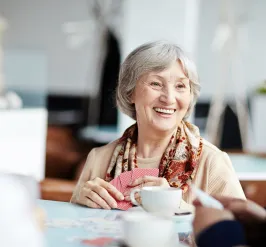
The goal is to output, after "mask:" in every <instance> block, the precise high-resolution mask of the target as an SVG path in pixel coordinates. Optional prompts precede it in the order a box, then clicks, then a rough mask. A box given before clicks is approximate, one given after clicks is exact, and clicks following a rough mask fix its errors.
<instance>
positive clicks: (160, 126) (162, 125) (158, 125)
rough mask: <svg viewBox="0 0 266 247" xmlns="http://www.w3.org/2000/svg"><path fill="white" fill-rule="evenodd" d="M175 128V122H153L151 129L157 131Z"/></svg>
mask: <svg viewBox="0 0 266 247" xmlns="http://www.w3.org/2000/svg"><path fill="white" fill-rule="evenodd" d="M175 128H176V124H169V123H168V124H166V123H156V124H153V129H154V130H155V131H158V132H169V131H173V130H174V129H175Z"/></svg>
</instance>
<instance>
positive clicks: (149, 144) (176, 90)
mask: <svg viewBox="0 0 266 247" xmlns="http://www.w3.org/2000/svg"><path fill="white" fill-rule="evenodd" d="M199 91H200V84H199V80H198V75H197V71H196V67H195V65H194V63H193V62H192V61H191V60H190V59H189V58H188V57H187V56H186V54H185V53H184V52H183V51H182V50H181V49H180V48H179V47H178V46H176V45H175V44H172V43H168V42H163V41H157V42H151V43H147V44H144V45H141V46H140V47H138V48H136V49H135V50H134V51H132V52H131V53H130V54H129V55H128V56H127V58H126V59H125V61H124V62H123V64H122V65H121V68H120V72H119V79H118V86H117V91H116V102H117V105H118V107H119V109H120V110H121V111H122V112H123V113H125V114H127V115H128V116H129V117H131V118H133V119H134V120H136V123H135V124H134V125H132V126H130V127H129V128H128V129H127V130H126V131H125V132H124V134H123V135H122V137H121V138H120V139H118V140H116V141H114V142H111V143H109V144H107V145H105V146H102V147H99V148H95V149H92V150H91V152H90V153H89V155H88V157H87V161H86V164H85V166H84V168H83V172H82V174H81V176H80V178H79V181H78V183H77V185H76V188H75V190H74V193H73V195H72V198H71V202H73V203H78V204H82V205H86V206H88V207H91V208H104V209H111V208H116V207H117V202H116V201H117V200H128V201H129V200H130V197H129V194H125V195H123V194H121V193H120V192H119V191H118V190H117V189H116V188H115V187H114V186H112V185H111V184H110V183H109V182H110V181H111V180H112V179H113V178H115V177H117V176H118V175H120V174H121V173H123V172H125V171H128V170H132V169H134V168H137V167H138V168H159V177H149V176H144V177H141V178H139V179H137V180H135V181H133V182H132V183H131V186H132V187H134V186H165V187H169V186H171V187H176V188H181V189H182V190H183V200H182V203H181V208H190V209H191V208H193V207H192V206H191V204H192V201H193V198H192V193H190V191H189V190H188V185H189V184H190V183H191V182H192V181H193V183H194V184H195V185H196V186H197V187H199V188H200V189H202V190H203V191H205V192H207V193H209V194H210V195H227V196H230V195H234V196H236V197H239V198H245V195H244V193H243V190H242V188H241V185H240V183H239V181H238V179H237V177H236V174H235V172H234V169H233V167H232V164H231V161H230V159H229V157H228V155H227V154H226V153H224V152H222V151H221V150H219V149H218V148H217V147H215V146H213V145H212V144H210V143H209V142H207V141H206V140H204V139H203V138H202V137H201V136H200V133H199V129H198V128H197V127H196V126H195V125H192V124H191V123H189V122H188V121H187V118H188V117H189V115H190V113H191V111H192V110H193V107H194V105H195V103H196V100H197V98H198V96H199Z"/></svg>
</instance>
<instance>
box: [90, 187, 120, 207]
mask: <svg viewBox="0 0 266 247" xmlns="http://www.w3.org/2000/svg"><path fill="white" fill-rule="evenodd" d="M92 192H94V194H96V195H97V196H98V197H96V196H95V195H93V196H94V198H95V199H97V200H99V198H101V200H102V201H104V203H105V204H107V205H108V206H109V207H110V208H117V203H116V201H115V199H114V198H113V197H112V196H111V195H110V194H109V193H108V191H107V190H106V189H105V188H103V187H101V186H98V185H96V186H94V187H93V188H92ZM90 198H91V197H90ZM91 199H92V198H91ZM94 201H95V200H94ZM95 202H96V203H97V204H99V205H104V203H98V201H95ZM104 208H106V207H104ZM106 209H108V208H106Z"/></svg>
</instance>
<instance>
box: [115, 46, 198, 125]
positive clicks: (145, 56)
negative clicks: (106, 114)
mask: <svg viewBox="0 0 266 247" xmlns="http://www.w3.org/2000/svg"><path fill="white" fill-rule="evenodd" d="M177 60H179V61H180V62H181V65H182V67H183V70H184V73H185V75H186V76H187V77H188V79H189V81H190V88H191V93H192V100H191V103H190V106H189V108H188V111H187V113H186V115H185V117H184V119H186V118H188V117H189V115H190V114H191V111H192V109H193V107H194V106H195V104H196V101H197V99H198V96H199V92H200V84H199V79H198V74H197V70H196V66H195V64H194V63H193V62H192V60H190V59H189V58H188V56H187V55H186V54H185V53H184V52H183V51H182V49H181V48H180V47H178V46H177V45H175V44H172V43H168V42H163V41H156V42H150V43H146V44H143V45H141V46H139V47H137V48H136V49H135V50H133V51H132V52H131V53H130V54H129V55H128V56H127V57H126V59H125V61H124V62H123V63H122V65H121V68H120V72H119V78H118V85H117V89H116V103H117V106H118V108H119V109H120V110H121V111H122V112H123V113H125V114H126V115H128V116H129V117H131V118H133V119H134V120H136V109H135V105H134V104H133V103H132V94H133V92H134V89H135V86H136V82H137V81H138V79H139V78H140V77H141V76H143V75H144V74H146V73H149V72H152V71H163V70H165V69H167V68H168V67H169V65H170V64H171V63H172V62H173V61H177Z"/></svg>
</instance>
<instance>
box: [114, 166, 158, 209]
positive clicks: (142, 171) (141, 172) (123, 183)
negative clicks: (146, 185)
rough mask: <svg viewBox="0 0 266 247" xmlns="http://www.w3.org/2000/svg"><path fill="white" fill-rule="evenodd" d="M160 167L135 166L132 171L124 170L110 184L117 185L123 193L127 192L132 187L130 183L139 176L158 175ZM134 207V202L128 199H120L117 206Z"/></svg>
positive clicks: (119, 207) (120, 207)
mask: <svg viewBox="0 0 266 247" xmlns="http://www.w3.org/2000/svg"><path fill="white" fill-rule="evenodd" d="M158 175H159V169H157V168H135V169H133V170H131V171H127V172H123V173H121V174H120V175H119V176H118V177H116V178H115V179H113V180H112V181H111V182H110V184H112V185H113V186H115V187H116V188H117V190H119V191H120V192H121V193H122V194H125V193H126V192H127V191H128V190H130V189H132V187H130V186H129V185H130V184H131V183H132V182H133V181H134V180H136V179H137V178H140V177H143V176H154V177H158ZM131 207H132V203H131V202H128V201H118V202H117V208H118V209H121V210H127V209H129V208H131Z"/></svg>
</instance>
